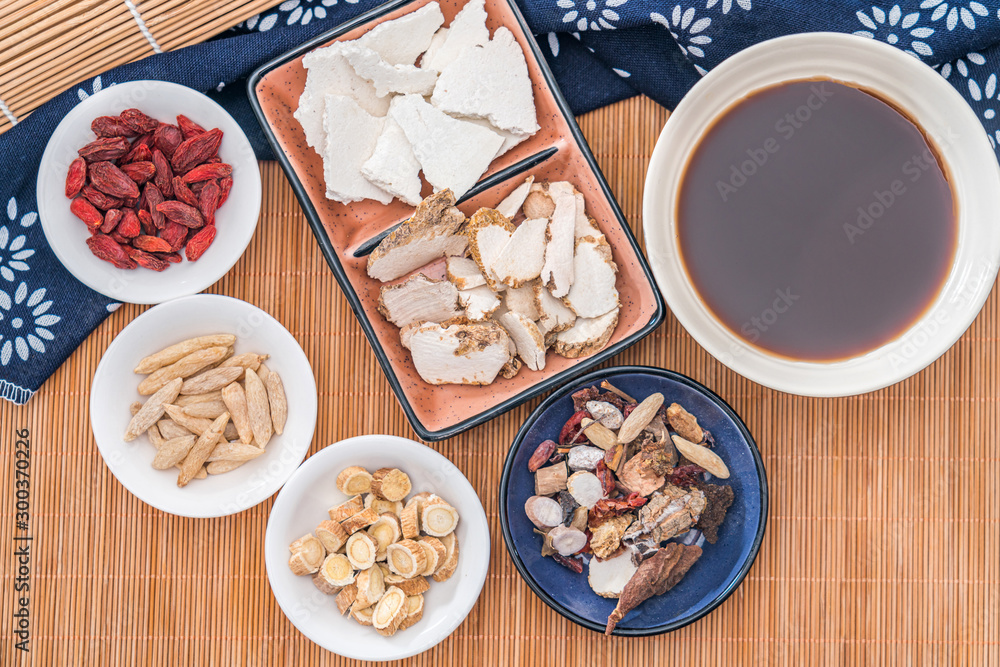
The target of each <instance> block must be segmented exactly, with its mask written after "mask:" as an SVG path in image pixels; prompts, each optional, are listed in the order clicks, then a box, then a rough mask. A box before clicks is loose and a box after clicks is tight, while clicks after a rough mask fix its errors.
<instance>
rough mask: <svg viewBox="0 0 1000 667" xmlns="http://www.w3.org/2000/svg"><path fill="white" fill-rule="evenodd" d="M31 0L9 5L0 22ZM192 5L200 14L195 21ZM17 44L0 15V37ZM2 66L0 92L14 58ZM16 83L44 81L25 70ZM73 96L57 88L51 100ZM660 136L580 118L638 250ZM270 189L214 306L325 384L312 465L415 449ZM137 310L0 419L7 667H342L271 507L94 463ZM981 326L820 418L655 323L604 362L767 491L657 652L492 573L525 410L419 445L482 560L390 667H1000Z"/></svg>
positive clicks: (632, 113)
mask: <svg viewBox="0 0 1000 667" xmlns="http://www.w3.org/2000/svg"><path fill="white" fill-rule="evenodd" d="M42 4H43V3H32V2H27V1H21V2H8V3H5V5H4V8H3V9H2V10H0V16H3V15H4V14H6V13H9V12H14V11H15V10H18V11H28V10H32V8H34V10H33V11H40V10H39V9H38V7H41V6H42ZM45 4H51V6H52V7H54V8H56V10H59V8H60V7H62V9H61V11H69V10H68V9H66V8H65V6H64V5H60V4H59V3H45ZM65 4H66V5H68V4H70V3H65ZM73 4H74V5H75V6H76V7H77V8H79V7H82V6H86V5H88V4H92V5H95V6H96V5H98V4H100V3H97V2H92V3H86V2H80V3H73ZM112 4H114V3H112ZM143 4H145V3H140V7H142V6H143ZM160 4H162V5H164V6H166V5H175V6H176V7H175V11H177V12H184V11H187V9H185V8H183V7H180V6H179V5H180V3H176V2H174V3H170V2H163V3H160ZM199 4H203V5H204V6H205V7H206V8H205V9H203V10H201V16H203V17H207V16H208V13H210V11H211V6H213V3H199ZM249 4H250V3H247V5H246V6H249ZM219 5H221V3H214V6H216V7H218V6H219ZM117 6H120V5H117ZM246 6H235V7H234V8H233V10H232V12H235V13H230V14H227V15H226V16H228V17H229V19H230V20H229V22H230V23H231V22H235V21H238V20H242V18H244V16H243V15H239V11H242V10H243V9H245V8H246ZM112 9H115V11H117V9H116V7H112ZM244 13H245V12H244ZM251 13H252V12H251ZM208 20H209V19H208V18H204V21H203V23H205V22H207V21H208ZM216 20H217V19H216ZM11 25H12V24H11V22H10V20H9V19H8V20H6V21H0V44H2V43H3V41H2V40H3V39H8V38H10V36H11V34H12V33H11V30H12V28H11ZM122 29H123V30H124V28H122ZM68 31H69V28H68V27H66V28H64V32H68ZM203 36H204V35H199V34H197V33H193V37H191V39H192V41H197V39H200V38H202V37H203ZM178 43H180V42H178ZM174 45H175V46H176V45H177V44H174ZM51 48H52V49H53V51H54V52H56V51H58V50H59V49H60V48H62V46H61V45H60V44H58V43H56V44H52V45H51ZM26 53H27V52H26ZM0 54H2V55H0V98H3V97H4V95H5V94H7V92H8V89H6V88H4V86H5V85H7V82H8V81H9V78H8V73H9V72H8V67H9V60H8V59H9V58H12V57H13V56H12V55H11V52H10V51H7V50H5V49H0ZM139 55H142V53H140V52H138V51H137V52H136V53H134V54H133V53H131V52H129V53H126V54H125V55H118V56H113V58H115V59H117V60H115V62H120V61H121V58H126V59H127V58H129V57H137V56H139ZM95 62H96V61H95ZM27 66H29V67H35V68H44V67H49V64H48V63H44V62H42V61H41V60H39V58H38V57H37V54H36V57H34V58H33V59H32V61H31V62H29V63H28V65H27ZM107 66H110V63H107V64H105V65H103V66H102V67H107ZM88 67H89V65H88ZM99 69H100V67H99V68H98V70H87V71H88V72H91V73H93V72H94V71H99ZM81 71H83V70H81ZM82 78H83V75H82V74H81V75H79V76H75V77H74V76H72V75H69V76H67V77H64V78H63V79H60V81H63V83H61V84H58V85H57V86H56V89H57V90H58V89H59V87H60V86H64V85H68V84H69V83H71V82H74V81H77V80H79V79H82ZM48 84H49V82H44V83H42V82H41V81H40V82H39V84H38V85H39V89H38V93H37V96H36V97H39V98H40V97H44V96H46V95H49V94H51V93H50V92H48V89H47V88H44V86H46V85H48ZM57 90H52V91H51V92H52V93H54V92H57ZM20 94H21V95H22V96H23V97H21V98H16V99H23V100H26V102H25V104H26V105H28V106H30V105H31V102H30V100H31V99H35V97H32V93H31V91H30V87H28V88H25V89H24V90H22V91H21V93H20ZM26 108H27V107H26ZM666 117H667V113H666V111H664V110H663V109H662V108H660V107H658V106H656V105H655V104H653V103H652V102H650V101H648V100H645V99H634V100H630V101H627V102H624V103H621V104H618V105H615V106H613V107H609V108H606V109H603V110H600V111H597V112H594V113H591V114H588V115H587V116H585V117H583V118H581V119H580V120H581V125H582V126H583V129H584V132H585V134H586V135H587V136H588V138H589V140H590V142H591V146H592V147H593V149H594V152H595V154H596V155H597V159H598V161H599V162H600V164H601V166H602V168H603V169H604V171H605V174H606V175H607V177H608V180H609V181H610V183H611V187H612V189H613V190H614V191H615V193H616V194H617V196H618V199H619V202H620V203H621V205H622V208H623V210H624V212H625V214H626V216H627V217H628V219H629V220H630V221H631V223H632V225H633V227H634V228H635V229H636V231H637V232H641V224H642V219H641V192H642V181H643V175H644V173H645V168H646V164H647V161H648V156H649V154H650V152H651V150H652V147H653V143H654V141H655V139H656V136H657V135H658V133H659V130H660V128H661V127H662V125H663V123H664V122H665V120H666ZM262 170H263V176H264V204H263V214H262V217H261V220H260V225H259V227H258V230H257V233H256V235H255V237H254V239H253V242H252V243H251V245H250V247H249V249H248V250H247V253H246V254H245V256H244V257H243V258H242V259H241V260H240V261H239V262H238V263H237V264H236V266H235V267H234V268H233V270H232V271H230V272H229V274H228V275H226V277H225V278H223V280H222V281H220V282H219V283H218V284H217V285H215V286H214V287H213V288H212V289H211V290H209V291H212V292H218V293H223V294H229V295H232V296H236V297H239V298H242V299H245V300H247V301H250V302H251V303H254V304H256V305H258V306H260V307H262V308H264V309H265V310H267V311H268V312H270V313H272V314H273V315H274V316H275V317H276V318H277V319H278V320H279V321H281V322H282V323H283V324H284V325H285V326H286V327H288V329H289V330H290V331H291V332H292V334H293V335H294V336H295V337H296V339H297V340H298V341H299V342H300V344H301V345H302V347H303V348H304V349H305V352H306V354H307V356H308V357H309V359H310V361H311V362H312V364H313V367H314V370H315V373H316V380H317V384H318V388H319V420H318V423H317V429H316V438H315V441H314V442H313V445H312V449H311V452H316V451H318V450H319V449H321V448H322V447H323V446H324V445H326V444H328V443H330V442H333V441H336V440H338V439H341V438H345V437H348V436H351V435H357V434H362V433H392V434H397V435H402V436H408V437H412V436H413V434H412V431H411V430H410V428H409V426H408V425H407V424H406V422H405V419H404V417H403V413H402V411H401V410H400V409H399V406H398V405H397V403H396V401H395V398H394V397H393V395H392V393H391V392H390V391H389V388H388V385H387V383H386V382H385V379H384V377H383V376H382V373H381V371H380V370H379V368H378V365H377V364H376V362H375V358H374V356H373V354H372V353H371V350H370V349H369V347H368V344H367V342H366V340H365V338H364V336H363V335H362V333H361V330H360V328H359V327H358V325H357V323H356V322H355V320H354V317H353V315H352V313H351V312H350V309H349V308H348V307H347V304H346V301H345V300H344V298H343V297H342V295H341V294H340V291H339V289H338V287H337V284H336V281H335V280H334V278H333V275H332V273H331V272H330V271H329V269H328V268H327V267H326V265H325V263H324V261H323V259H322V256H321V255H320V252H319V250H318V248H317V246H316V244H315V242H314V240H313V237H312V235H311V233H310V232H309V230H308V227H307V225H306V221H305V218H304V217H303V215H302V214H301V212H300V210H299V208H298V205H297V203H296V201H295V198H294V196H293V195H292V191H291V188H290V187H289V186H288V185H287V183H286V181H285V180H284V177H283V175H282V173H281V171H280V169H279V168H278V167H277V165H276V164H264V165H262ZM142 310H143V308H142V307H139V306H125V307H123V308H121V309H120V310H119V311H117V312H116V313H115V314H113V315H112V316H111V317H110V318H109V319H108V320H107V321H106V322H105V323H104V324H103V325H102V326H101V327H100V328H98V329H97V331H95V332H94V334H93V335H92V336H91V337H90V338H88V339H87V340H86V341H85V343H84V344H83V345H82V346H81V347H80V348H79V349H78V350H77V351H76V352H75V353H74V354H73V355H72V356H71V357H70V358H69V360H68V361H67V362H66V363H65V365H63V367H62V368H60V369H59V371H58V372H57V373H56V374H55V375H54V376H53V377H52V378H51V379H50V380H49V381H48V382H47V383H46V384H45V385H44V386H43V387H42V389H41V391H40V392H39V393H38V394H37V395H36V396H35V397H34V398H33V399H32V400H31V401H30V402H29V404H28V405H27V406H25V407H14V406H12V405H11V404H9V403H6V402H2V403H0V427H2V430H3V435H2V437H0V461H2V466H3V470H2V476H0V479H2V481H0V545H2V548H0V573H2V576H3V579H2V581H3V585H2V596H0V618H2V619H3V620H2V621H0V664H4V665H6V664H35V665H64V664H66V665H125V664H150V665H152V664H156V665H163V664H184V665H187V664H191V665H201V664H214V665H230V664H259V665H305V664H311V665H312V664H315V665H345V664H351V663H350V661H347V660H343V659H341V658H339V657H337V656H335V655H333V654H331V653H327V652H325V651H323V650H322V649H319V648H317V647H316V646H315V645H313V644H312V643H311V642H309V641H308V640H307V639H305V638H304V637H303V636H302V635H301V634H300V633H299V632H298V631H297V630H295V628H294V627H293V626H292V625H291V623H289V622H288V620H287V619H286V618H285V617H284V615H283V614H282V612H281V610H280V609H279V608H278V606H277V604H276V602H275V600H274V597H273V596H272V595H271V592H270V590H269V588H268V584H267V578H266V575H265V572H264V563H263V541H264V529H265V525H266V521H267V516H268V510H269V508H270V506H271V503H272V500H269V501H267V502H265V503H263V504H261V505H258V506H257V507H254V508H252V509H250V510H247V511H245V512H243V513H241V514H239V515H236V516H232V517H227V518H222V519H211V520H193V519H182V518H177V517H173V516H168V515H165V514H163V513H162V512H159V511H156V510H153V509H151V508H150V507H148V506H146V505H144V504H143V503H141V502H140V501H138V500H137V499H135V498H134V497H133V496H132V495H131V494H129V493H128V492H127V491H125V490H124V489H123V487H122V486H121V485H120V484H119V483H118V482H117V481H116V480H115V479H114V477H113V476H112V475H111V473H110V472H109V470H108V468H107V467H106V466H105V465H104V463H103V461H102V459H101V457H100V455H99V453H98V451H97V448H96V446H95V444H94V441H93V436H92V434H91V432H90V427H89V421H88V411H89V409H90V405H89V387H90V380H91V377H92V375H93V372H94V370H95V368H96V366H97V363H98V361H99V360H100V358H101V354H102V353H103V352H104V350H105V349H106V348H107V346H108V344H109V343H110V342H111V340H112V338H113V337H114V336H115V334H116V333H117V332H118V331H120V330H121V329H122V328H123V327H124V326H125V325H126V324H127V323H128V322H129V321H131V320H132V319H133V318H134V317H135V316H136V315H137V314H139V313H140V312H141V311H142ZM998 324H1000V322H998V299H997V293H996V291H994V293H993V295H992V296H991V297H990V300H989V302H988V303H987V305H986V307H985V308H984V310H983V312H982V313H981V314H980V316H979V318H978V319H977V320H976V321H975V323H974V324H973V325H972V327H971V328H970V329H969V331H968V332H967V333H966V334H965V336H963V338H962V339H961V340H960V341H959V342H958V343H957V344H956V345H955V347H954V348H952V350H951V351H950V352H948V353H947V354H946V355H945V356H944V357H942V358H941V359H940V360H938V361H937V362H936V363H935V364H933V365H932V366H931V367H930V368H928V369H927V370H925V371H924V372H922V373H920V374H918V375H917V376H915V377H913V378H911V379H909V380H907V381H905V382H903V383H900V384H898V385H896V386H894V387H890V388H888V389H885V390H882V391H879V392H875V393H872V394H867V395H864V396H859V397H855V398H849V399H837V400H821V399H807V398H799V397H794V396H789V395H786V394H781V393H778V392H774V391H770V390H767V389H764V388H762V387H760V386H758V385H755V384H753V383H752V382H749V381H748V380H745V379H743V378H741V377H739V376H737V375H736V374H735V373H733V372H731V371H729V370H728V369H726V368H725V367H724V366H722V365H721V364H719V363H718V362H716V361H715V360H714V359H712V358H711V357H710V356H709V355H708V354H707V353H706V352H705V351H704V350H702V349H701V348H700V347H699V346H698V345H697V344H696V343H695V342H694V341H693V340H692V339H691V337H690V336H688V335H687V334H686V333H685V332H684V331H683V330H682V329H681V327H680V326H679V325H678V324H677V322H676V320H675V319H673V317H671V316H670V315H669V314H668V317H667V322H666V323H665V324H664V326H662V327H661V328H660V329H658V330H657V331H656V332H655V333H654V334H653V335H652V336H650V337H649V338H647V339H646V340H645V341H643V342H642V343H640V344H639V345H637V346H636V347H634V348H633V349H631V350H629V351H628V352H626V353H624V354H622V355H620V356H619V357H618V358H617V359H616V360H615V362H616V363H637V364H651V365H656V366H662V367H664V368H670V369H674V370H677V371H680V372H682V373H686V374H688V375H690V376H692V377H693V378H695V379H696V380H699V381H701V382H703V383H705V384H706V385H708V386H709V387H711V388H712V389H714V390H715V391H717V392H718V393H719V394H721V395H722V396H723V398H725V399H726V400H727V401H729V402H730V403H731V404H732V405H733V407H734V408H735V409H736V410H737V412H739V413H740V414H742V415H743V416H744V419H745V420H746V422H747V424H748V425H749V427H750V430H751V432H753V433H754V435H755V436H756V437H757V440H758V442H759V444H760V447H761V449H762V451H763V454H764V460H765V464H766V466H767V470H768V476H769V479H770V489H771V514H770V520H769V526H768V531H767V536H766V538H765V541H764V545H763V548H762V550H761V553H760V557H759V558H758V560H757V563H756V565H755V566H754V568H753V569H752V570H751V572H750V575H749V577H748V578H747V580H746V582H745V583H744V584H743V586H742V587H740V588H739V589H738V590H737V591H736V593H735V594H734V595H733V596H732V597H731V598H730V599H729V600H728V601H727V602H726V603H725V604H723V605H722V606H721V607H720V608H719V609H718V610H717V611H716V612H714V613H713V614H711V615H710V616H709V617H707V618H705V619H703V620H702V621H700V622H698V623H696V624H694V625H692V626H689V627H687V628H684V629H682V630H680V631H678V632H675V633H673V634H671V635H667V636H663V637H659V638H654V639H622V638H613V639H607V638H604V637H603V636H601V635H598V634H596V633H592V632H590V631H587V630H584V629H581V628H578V627H576V626H574V625H572V624H570V623H569V622H568V621H565V620H563V619H562V618H561V617H559V616H558V615H557V614H556V613H555V612H552V611H550V610H549V609H548V607H546V606H545V605H543V604H542V603H541V602H540V601H539V600H537V599H536V598H535V597H534V595H533V594H532V593H531V591H530V590H529V589H528V587H527V586H526V585H525V584H524V583H522V582H521V580H520V579H519V577H518V575H517V573H516V571H515V569H514V567H513V566H512V564H511V563H510V561H509V559H508V557H507V554H506V551H505V549H504V546H503V541H502V538H501V536H500V529H499V524H498V515H497V484H498V480H499V476H500V469H501V467H502V464H503V460H504V456H505V454H506V452H507V448H508V445H509V443H510V441H511V440H512V438H513V436H514V433H515V431H516V429H517V427H518V426H519V424H520V423H521V422H522V421H523V420H524V418H525V417H527V415H528V414H529V412H530V410H531V409H532V408H533V407H534V405H536V404H537V402H532V403H531V404H529V405H526V406H523V407H521V408H519V409H516V410H514V411H513V412H511V413H508V414H507V415H504V416H503V417H501V418H499V419H497V420H495V421H494V422H492V423H490V424H487V425H484V426H481V427H479V428H477V429H475V430H473V431H471V432H469V433H467V434H465V435H462V436H460V437H457V438H453V439H451V440H448V441H445V442H443V443H439V444H436V445H433V447H434V448H435V449H437V450H438V451H440V452H442V453H443V454H445V455H446V456H448V457H449V458H451V459H452V460H453V461H454V462H455V463H456V464H457V465H458V466H459V468H461V469H462V471H463V472H464V473H465V474H466V476H468V478H469V479H470V481H471V482H472V484H473V485H474V486H475V487H476V489H477V491H478V492H479V494H480V497H481V498H482V500H483V504H484V506H485V507H486V511H487V514H488V515H489V519H490V524H491V529H492V544H491V546H492V553H493V555H492V560H491V563H490V571H489V577H488V579H487V582H486V587H485V589H484V590H483V594H482V596H481V598H480V600H479V603H478V604H477V606H476V607H475V608H474V609H473V611H472V614H471V615H470V616H469V618H468V619H467V620H466V622H465V623H463V624H462V626H461V627H459V629H458V630H456V632H455V633H454V634H453V635H452V636H451V637H450V638H449V639H448V640H446V641H445V642H444V643H442V644H441V645H440V646H438V647H437V648H436V649H433V650H431V651H429V652H428V653H425V654H423V655H421V656H418V657H416V658H414V659H412V660H411V661H408V662H407V664H412V665H421V666H423V665H426V666H430V665H434V666H435V667H439V666H442V665H448V666H452V665H454V666H456V667H458V666H460V665H467V664H486V665H512V664H525V665H532V666H536V667H541V666H543V665H554V664H566V665H596V666H605V665H632V664H683V665H695V664H705V665H715V664H733V665H751V664H778V665H841V664H893V665H895V664H913V665H926V664H940V665H951V664H954V665H986V664H990V665H996V664H1000V490H998V483H997V478H998V476H1000V454H998V453H997V452H998V446H1000V434H998V427H1000V424H998V417H997V414H998V406H997V394H998V389H1000V387H998V384H1000V375H998V373H997V357H998V348H1000V327H998ZM18 429H28V430H30V439H31V443H32V456H31V469H30V472H31V495H30V504H31V510H30V512H31V518H30V522H29V525H30V528H29V532H30V534H31V535H32V537H33V542H32V546H31V549H32V553H33V555H32V559H31V565H30V586H31V588H30V609H31V616H30V627H31V637H32V638H31V643H30V652H29V653H28V654H22V653H19V652H17V653H15V651H14V646H13V644H14V639H13V635H12V632H13V628H14V623H13V622H12V614H13V612H14V610H15V609H16V605H17V600H16V598H17V597H18V596H20V595H22V593H17V592H16V591H15V584H16V576H17V564H16V561H15V556H14V553H13V552H14V543H13V537H14V535H15V532H16V531H15V509H16V507H15V491H16V489H15V478H14V468H15V460H16V459H15V431H16V430H18ZM723 529H724V528H723Z"/></svg>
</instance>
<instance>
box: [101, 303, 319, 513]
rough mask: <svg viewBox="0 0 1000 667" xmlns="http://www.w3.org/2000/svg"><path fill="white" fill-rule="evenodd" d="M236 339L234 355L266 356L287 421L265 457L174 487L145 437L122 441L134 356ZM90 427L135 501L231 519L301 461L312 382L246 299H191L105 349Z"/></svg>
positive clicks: (281, 334)
mask: <svg viewBox="0 0 1000 667" xmlns="http://www.w3.org/2000/svg"><path fill="white" fill-rule="evenodd" d="M214 333H233V334H235V335H236V345H235V348H236V354H242V353H243V352H258V353H261V354H269V355H271V356H270V358H269V359H268V360H267V361H266V362H265V363H266V364H267V366H268V368H270V369H271V370H273V371H276V372H277V373H279V374H280V375H281V379H282V382H283V384H284V386H285V394H286V396H287V398H288V419H287V421H286V422H285V429H284V432H283V433H282V434H281V435H275V436H273V437H272V438H271V441H270V442H269V443H268V445H267V448H266V451H265V453H264V454H263V455H262V456H259V457H257V458H256V459H254V460H253V461H249V462H248V463H245V464H244V465H242V466H240V467H239V468H237V469H235V470H233V471H231V472H227V473H225V474H224V475H218V476H213V475H210V476H209V477H207V478H206V479H196V480H192V481H191V483H190V484H188V485H187V486H186V487H184V488H178V487H177V470H176V469H171V470H155V469H153V467H152V465H151V463H152V461H153V456H154V455H155V453H156V450H155V449H154V448H153V445H152V444H150V443H149V441H148V439H147V438H146V436H145V435H142V436H139V438H137V439H136V440H134V441H132V442H125V441H124V440H122V434H123V433H124V432H125V428H126V426H127V425H128V422H129V420H130V419H131V415H130V414H129V404H130V403H132V402H133V401H141V400H144V399H146V398H148V397H145V396H140V395H139V392H138V390H137V386H138V384H139V382H140V381H141V380H142V379H143V378H144V377H146V376H144V375H137V374H136V373H134V372H133V371H132V369H133V368H135V365H136V364H137V363H138V362H139V360H140V359H142V358H143V357H145V356H146V355H149V354H152V353H154V352H156V351H158V350H161V349H163V348H164V347H167V346H168V345H172V344H174V343H178V342H180V341H182V340H185V339H187V338H192V337H194V336H204V335H208V334H214ZM90 423H91V427H92V428H93V430H94V438H95V440H96V441H97V447H98V449H100V451H101V456H102V457H104V462H105V463H106V464H107V465H108V468H110V469H111V473H112V474H113V475H114V476H115V477H116V478H118V481H120V482H121V483H122V485H123V486H124V487H125V488H126V489H128V490H129V491H131V492H132V494H133V495H135V496H136V497H137V498H139V499H140V500H142V501H143V502H145V503H148V504H149V505H152V506H153V507H156V508H157V509H160V510H163V511H164V512H169V513H170V514H177V515H180V516H189V517H217V516H226V515H229V514H236V513H237V512H242V511H243V510H245V509H247V508H249V507H253V506H254V505H256V504H257V503H260V502H262V501H264V500H266V499H267V498H268V497H270V496H271V494H273V493H274V492H275V491H277V490H278V489H279V488H281V485H282V484H284V482H285V480H286V479H288V477H289V475H291V474H292V473H293V472H294V471H295V469H296V468H297V467H298V465H299V464H300V463H301V462H302V459H303V458H304V457H305V455H306V452H307V451H309V445H310V444H311V443H312V437H313V431H314V429H315V427H316V380H315V379H314V377H313V372H312V368H311V367H310V365H309V360H308V359H307V358H306V355H305V353H304V352H303V351H302V348H301V347H299V344H298V342H296V340H295V338H294V337H293V336H292V334H290V333H289V332H288V330H287V329H285V327H283V326H282V325H281V323H280V322H278V321H277V320H276V319H274V318H273V317H271V316H270V315H268V314H267V313H265V312H264V311H263V310H261V309H260V308H257V307H256V306H253V305H251V304H249V303H247V302H246V301H240V300H239V299H234V298H232V297H228V296H219V295H215V294H196V295H194V296H189V297H185V298H182V299H176V300H174V301H170V302H169V303H164V304H161V305H159V306H156V307H155V308H150V309H149V310H147V311H146V312H144V313H143V314H142V315H140V316H139V317H137V318H135V319H134V320H133V321H132V323H131V324H129V325H128V326H127V327H125V328H124V329H123V330H122V332H121V333H120V334H118V336H117V337H115V339H114V340H113V341H111V345H109V346H108V349H107V351H106V352H105V353H104V356H103V357H102V358H101V363H100V364H99V365H98V366H97V372H96V373H94V382H93V384H92V386H91V390H90Z"/></svg>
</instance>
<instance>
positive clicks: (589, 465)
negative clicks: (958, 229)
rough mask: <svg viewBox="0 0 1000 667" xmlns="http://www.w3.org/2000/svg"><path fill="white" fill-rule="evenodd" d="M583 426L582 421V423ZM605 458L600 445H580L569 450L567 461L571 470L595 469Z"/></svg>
mask: <svg viewBox="0 0 1000 667" xmlns="http://www.w3.org/2000/svg"><path fill="white" fill-rule="evenodd" d="M581 426H582V423H581ZM603 460H604V450H603V449H601V448H599V447H588V446H587V445H578V446H576V447H573V448H572V449H570V450H569V454H567V455H566V463H567V464H569V469H570V470H593V469H594V468H596V467H597V464H598V463H600V462H601V461H603Z"/></svg>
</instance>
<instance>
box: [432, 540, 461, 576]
mask: <svg viewBox="0 0 1000 667" xmlns="http://www.w3.org/2000/svg"><path fill="white" fill-rule="evenodd" d="M441 544H443V545H444V547H445V549H446V550H447V553H448V557H447V558H445V559H444V563H442V564H441V567H439V568H438V570H437V572H435V573H434V581H447V580H448V579H450V578H451V575H453V574H455V570H456V569H458V537H457V536H456V535H455V533H453V532H452V533H448V534H447V535H445V536H444V537H442V538H441Z"/></svg>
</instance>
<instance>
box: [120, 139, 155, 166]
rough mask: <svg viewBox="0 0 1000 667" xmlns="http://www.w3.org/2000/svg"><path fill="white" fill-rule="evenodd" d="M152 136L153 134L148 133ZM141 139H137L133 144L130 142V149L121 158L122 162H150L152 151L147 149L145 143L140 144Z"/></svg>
mask: <svg viewBox="0 0 1000 667" xmlns="http://www.w3.org/2000/svg"><path fill="white" fill-rule="evenodd" d="M148 136H149V137H152V136H153V135H151V134H150V135H148ZM139 141H141V139H137V140H136V142H135V143H134V144H132V150H130V151H129V152H128V154H127V155H126V156H125V157H123V158H122V164H128V163H129V162H151V161H152V159H153V152H152V151H151V150H149V146H147V145H146V144H140V143H139Z"/></svg>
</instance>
